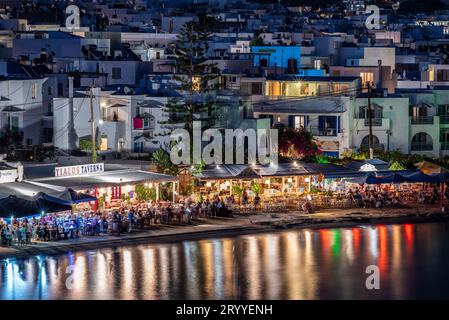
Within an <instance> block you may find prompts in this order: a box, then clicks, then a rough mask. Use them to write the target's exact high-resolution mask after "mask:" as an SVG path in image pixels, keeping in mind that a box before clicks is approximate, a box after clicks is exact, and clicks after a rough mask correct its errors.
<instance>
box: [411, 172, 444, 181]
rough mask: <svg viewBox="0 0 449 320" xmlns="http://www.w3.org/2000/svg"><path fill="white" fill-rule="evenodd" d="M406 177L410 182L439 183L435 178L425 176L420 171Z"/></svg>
mask: <svg viewBox="0 0 449 320" xmlns="http://www.w3.org/2000/svg"><path fill="white" fill-rule="evenodd" d="M406 177H407V178H408V179H410V181H411V182H427V183H436V182H439V181H438V178H437V177H435V176H431V175H428V174H425V173H424V172H422V171H418V172H415V173H412V174H410V175H407V176H406Z"/></svg>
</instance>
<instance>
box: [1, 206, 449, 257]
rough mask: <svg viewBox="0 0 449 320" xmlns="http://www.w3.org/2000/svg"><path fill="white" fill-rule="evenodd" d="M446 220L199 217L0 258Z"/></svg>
mask: <svg viewBox="0 0 449 320" xmlns="http://www.w3.org/2000/svg"><path fill="white" fill-rule="evenodd" d="M444 220H449V214H448V213H447V212H446V213H442V212H441V210H440V208H439V206H437V205H433V206H432V205H414V206H408V207H403V208H387V209H385V208H384V209H376V208H350V209H322V210H319V211H317V212H315V213H312V214H304V213H302V212H298V211H288V212H279V213H263V212H261V213H255V214H251V215H245V216H242V215H236V216H234V217H230V218H200V219H197V220H194V221H193V223H192V224H190V225H186V224H184V225H181V224H180V225H157V226H153V227H151V228H148V229H143V230H135V231H133V232H131V233H122V234H121V235H120V236H111V235H101V236H90V237H80V238H76V239H68V240H60V241H45V242H44V241H34V242H33V243H32V244H31V245H28V246H26V247H19V246H17V245H16V244H14V245H13V246H11V247H0V259H6V258H23V257H29V256H34V255H40V254H61V253H66V252H70V251H76V250H90V249H98V248H106V247H114V246H122V245H124V246H126V245H133V244H138V243H166V242H176V241H184V240H197V239H202V238H214V237H234V236H238V235H243V234H252V233H260V232H268V231H271V232H272V231H275V230H285V229H289V228H315V227H340V226H341V227H343V226H351V225H360V224H376V223H405V222H428V221H444Z"/></svg>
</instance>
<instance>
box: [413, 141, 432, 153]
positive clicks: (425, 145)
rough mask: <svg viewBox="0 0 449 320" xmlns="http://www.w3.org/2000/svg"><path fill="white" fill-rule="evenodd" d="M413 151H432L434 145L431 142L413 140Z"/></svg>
mask: <svg viewBox="0 0 449 320" xmlns="http://www.w3.org/2000/svg"><path fill="white" fill-rule="evenodd" d="M411 150H412V151H432V150H433V145H432V143H429V142H412V144H411Z"/></svg>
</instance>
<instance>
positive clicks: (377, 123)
mask: <svg viewBox="0 0 449 320" xmlns="http://www.w3.org/2000/svg"><path fill="white" fill-rule="evenodd" d="M371 123H372V126H373V127H382V118H372V119H371ZM368 126H369V119H365V127H368Z"/></svg>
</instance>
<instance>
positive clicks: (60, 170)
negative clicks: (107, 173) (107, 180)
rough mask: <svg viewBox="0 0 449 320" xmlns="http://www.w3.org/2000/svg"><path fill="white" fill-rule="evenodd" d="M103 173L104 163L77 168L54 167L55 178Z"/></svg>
mask: <svg viewBox="0 0 449 320" xmlns="http://www.w3.org/2000/svg"><path fill="white" fill-rule="evenodd" d="M98 172H104V163H90V164H82V165H79V166H67V167H56V168H55V177H70V176H85V175H89V174H92V173H98Z"/></svg>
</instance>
